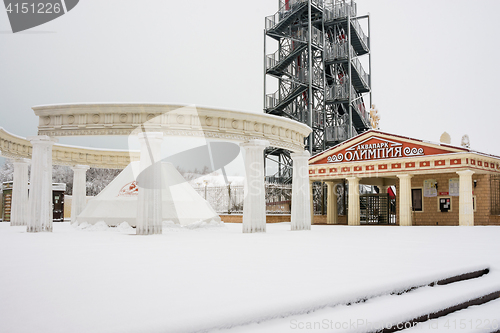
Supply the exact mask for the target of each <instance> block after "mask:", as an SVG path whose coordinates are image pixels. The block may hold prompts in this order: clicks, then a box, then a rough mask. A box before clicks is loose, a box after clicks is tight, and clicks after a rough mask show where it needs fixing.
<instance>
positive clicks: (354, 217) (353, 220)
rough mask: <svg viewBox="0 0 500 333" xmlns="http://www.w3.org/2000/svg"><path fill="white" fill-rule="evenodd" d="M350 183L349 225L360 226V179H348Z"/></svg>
mask: <svg viewBox="0 0 500 333" xmlns="http://www.w3.org/2000/svg"><path fill="white" fill-rule="evenodd" d="M347 181H348V183H349V202H348V205H349V214H348V216H347V221H348V224H349V225H360V219H361V217H360V212H359V178H358V177H347Z"/></svg>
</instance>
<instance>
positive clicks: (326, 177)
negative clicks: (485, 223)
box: [309, 130, 500, 225]
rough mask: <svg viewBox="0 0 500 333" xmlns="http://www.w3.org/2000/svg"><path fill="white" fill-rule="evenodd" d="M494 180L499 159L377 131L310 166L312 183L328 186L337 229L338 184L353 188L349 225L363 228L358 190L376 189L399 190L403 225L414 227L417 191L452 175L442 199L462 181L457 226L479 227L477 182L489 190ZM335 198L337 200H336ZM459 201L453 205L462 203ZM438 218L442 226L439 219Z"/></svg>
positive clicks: (320, 156) (313, 159)
mask: <svg viewBox="0 0 500 333" xmlns="http://www.w3.org/2000/svg"><path fill="white" fill-rule="evenodd" d="M495 174H500V157H497V156H491V155H487V154H482V153H479V152H475V151H472V150H470V149H467V148H463V147H455V146H451V145H446V144H438V143H431V142H426V141H422V140H417V139H412V138H407V137H403V136H398V135H393V134H388V133H384V132H380V131H376V130H370V131H368V132H365V133H363V134H360V135H358V136H356V137H354V138H352V139H350V140H348V141H345V142H343V143H342V144H340V145H337V146H335V147H333V148H331V149H328V150H326V151H324V152H322V153H320V154H318V155H316V156H313V157H311V159H310V160H309V178H310V181H311V182H315V181H322V182H326V183H327V184H328V185H329V186H328V188H329V193H328V194H329V196H328V198H329V200H328V201H329V203H328V209H327V211H328V212H329V213H330V214H328V217H327V221H328V223H332V224H334V223H337V216H336V207H333V206H336V205H333V202H336V201H333V197H334V196H335V194H334V193H333V191H330V188H333V186H331V185H333V184H335V182H339V181H342V180H347V183H348V184H349V185H350V186H349V188H350V190H349V203H348V205H349V206H348V207H349V209H348V211H349V214H348V217H347V220H348V224H349V225H357V224H359V222H360V213H359V191H358V190H357V189H358V186H357V185H358V184H367V185H376V186H378V187H379V188H382V189H386V188H387V186H393V185H394V186H396V188H397V196H398V222H399V225H414V224H415V223H413V220H415V219H416V218H414V216H415V212H414V211H413V210H412V192H411V190H412V188H415V187H419V186H421V185H420V183H422V184H423V182H424V181H425V179H426V178H431V179H435V178H436V177H438V175H440V176H439V177H438V178H440V179H441V178H442V176H443V175H447V178H446V179H444V180H443V179H441V183H442V185H441V189H440V192H439V194H440V196H446V195H449V194H450V193H449V190H448V188H447V183H446V181H448V180H450V182H451V180H452V179H453V180H454V179H455V177H456V178H458V180H456V184H459V195H457V197H458V202H456V204H455V206H457V204H458V209H456V207H455V210H454V213H457V214H458V216H457V219H458V221H457V224H459V225H474V215H475V214H474V210H475V208H474V207H473V197H474V190H475V187H474V185H475V184H476V186H477V184H478V179H481V180H483V182H484V184H482V185H484V187H485V188H486V187H487V184H486V183H487V180H488V179H490V178H488V177H484V176H485V175H495ZM473 176H474V178H475V179H474V180H475V182H474V180H473ZM476 178H477V179H476ZM427 183H429V182H427ZM436 184H437V181H436ZM450 184H451V183H450ZM422 186H423V185H422ZM441 190H443V191H441ZM446 190H448V191H446ZM330 192H332V193H330ZM330 194H333V195H331V197H332V198H330ZM440 196H437V195H436V197H440ZM456 199H457V198H452V199H451V200H452V201H457V200H456ZM426 200H427V199H426ZM485 200H486V199H485ZM427 201H428V202H429V204H428V205H427V206H428V207H427V208H428V209H427V213H430V212H432V213H434V210H433V208H431V205H433V201H430V199H429V200H427ZM436 213H437V211H436ZM424 216H426V214H424V213H422V214H420V215H419V216H418V218H419V219H420V220H422V217H424ZM429 216H430V215H429ZM433 218H435V219H437V220H439V214H438V215H437V216H435V217H433ZM436 223H438V222H436ZM422 224H425V223H424V222H422ZM428 224H431V223H428Z"/></svg>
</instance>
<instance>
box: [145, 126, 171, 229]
mask: <svg viewBox="0 0 500 333" xmlns="http://www.w3.org/2000/svg"><path fill="white" fill-rule="evenodd" d="M139 142H140V144H141V167H140V170H141V173H140V174H139V175H138V177H137V186H138V187H139V191H138V192H139V193H138V198H137V221H136V234H137V235H152V234H161V233H162V216H163V215H162V175H161V144H162V142H163V133H161V132H146V133H139ZM174 200H175V198H174Z"/></svg>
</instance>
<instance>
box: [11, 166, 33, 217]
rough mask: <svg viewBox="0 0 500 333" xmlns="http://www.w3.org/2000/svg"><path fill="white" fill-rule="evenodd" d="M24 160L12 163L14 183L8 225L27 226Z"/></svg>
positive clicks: (26, 171) (26, 169)
mask: <svg viewBox="0 0 500 333" xmlns="http://www.w3.org/2000/svg"><path fill="white" fill-rule="evenodd" d="M29 162H30V161H29V160H28V159H25V158H20V159H16V160H15V161H14V182H13V185H12V206H11V214H10V225H11V226H18V225H27V221H28V210H29V204H28V165H29Z"/></svg>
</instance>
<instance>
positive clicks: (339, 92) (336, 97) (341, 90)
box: [326, 80, 356, 101]
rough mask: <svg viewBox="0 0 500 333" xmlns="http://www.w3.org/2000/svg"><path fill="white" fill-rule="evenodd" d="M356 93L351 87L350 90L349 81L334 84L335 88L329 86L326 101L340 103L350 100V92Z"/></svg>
mask: <svg viewBox="0 0 500 333" xmlns="http://www.w3.org/2000/svg"><path fill="white" fill-rule="evenodd" d="M351 91H352V92H354V91H356V90H355V89H354V87H352V86H351V90H349V81H348V80H346V81H345V82H344V83H339V84H334V85H333V86H328V87H327V88H326V100H327V101H340V100H346V99H349V94H350V92H351Z"/></svg>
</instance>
